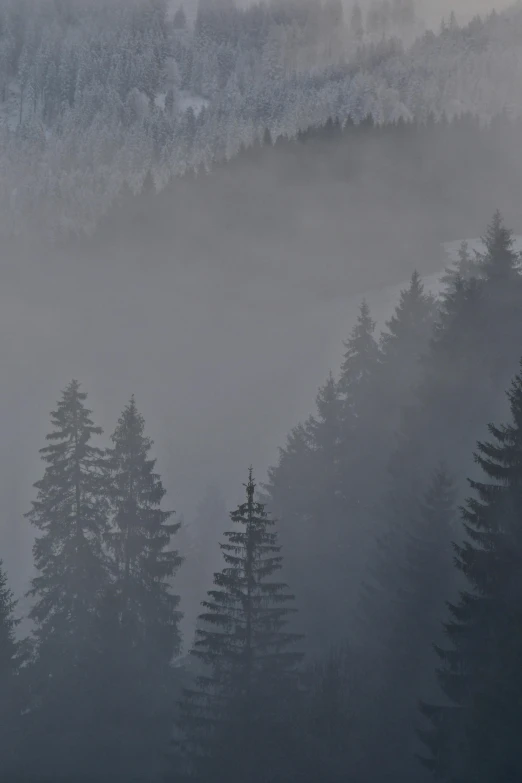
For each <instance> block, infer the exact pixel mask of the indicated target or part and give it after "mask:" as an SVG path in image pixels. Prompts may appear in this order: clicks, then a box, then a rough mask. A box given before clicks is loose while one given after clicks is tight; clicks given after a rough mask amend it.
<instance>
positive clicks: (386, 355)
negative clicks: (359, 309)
mask: <svg viewBox="0 0 522 783" xmlns="http://www.w3.org/2000/svg"><path fill="white" fill-rule="evenodd" d="M435 315H436V306H435V299H434V297H433V296H432V295H431V294H427V293H426V292H425V290H424V285H423V283H422V280H421V277H420V275H419V273H418V272H416V271H415V272H414V273H413V274H412V276H411V280H410V285H409V287H408V288H406V289H404V290H402V291H401V292H400V297H399V303H398V305H397V307H396V308H395V312H394V314H393V315H392V317H391V318H390V320H389V321H387V323H386V327H387V330H386V331H385V332H384V333H383V334H382V335H381V340H380V348H381V356H380V380H381V384H380V389H381V406H380V407H381V410H380V413H381V414H382V415H383V426H384V427H387V428H388V431H389V433H390V435H391V434H393V433H394V432H395V430H396V429H397V427H398V425H399V422H400V413H401V408H402V407H403V406H404V405H406V404H408V402H409V401H410V400H411V396H412V393H413V392H414V390H415V387H416V385H417V383H418V382H419V379H420V375H421V362H420V360H421V357H422V356H423V355H424V353H425V352H426V351H427V349H428V346H429V341H430V338H431V336H432V331H433V325H434V321H435Z"/></svg>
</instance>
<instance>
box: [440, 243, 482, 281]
mask: <svg viewBox="0 0 522 783" xmlns="http://www.w3.org/2000/svg"><path fill="white" fill-rule="evenodd" d="M480 273H481V261H480V256H479V254H478V253H477V252H476V251H475V253H474V255H472V254H471V252H470V249H469V245H468V243H467V242H466V240H463V241H462V242H461V243H460V247H459V249H458V253H457V260H456V261H455V263H454V264H452V265H451V266H449V267H447V268H446V269H445V271H444V274H443V275H442V277H441V279H440V281H441V283H442V284H443V285H444V286H445V287H446V288H451V287H452V286H453V285H454V284H455V282H456V280H457V278H461V279H462V280H470V279H471V278H472V277H480Z"/></svg>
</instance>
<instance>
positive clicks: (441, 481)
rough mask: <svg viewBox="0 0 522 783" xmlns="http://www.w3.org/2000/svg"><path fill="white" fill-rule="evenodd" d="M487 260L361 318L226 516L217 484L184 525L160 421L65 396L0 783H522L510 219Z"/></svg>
mask: <svg viewBox="0 0 522 783" xmlns="http://www.w3.org/2000/svg"><path fill="white" fill-rule="evenodd" d="M482 248H483V250H482V251H480V252H479V251H477V250H473V249H472V248H470V247H469V246H468V245H467V244H466V243H465V242H463V243H462V245H461V247H460V251H459V254H458V260H456V261H455V263H453V264H451V265H449V266H448V268H447V269H446V271H445V273H444V274H443V276H442V278H441V281H440V293H439V294H437V295H435V294H433V293H431V292H429V291H427V290H426V288H425V286H424V283H423V279H422V277H421V275H420V274H419V273H418V272H414V273H413V274H412V275H411V279H410V281H409V284H408V285H407V286H406V287H405V288H404V289H403V290H402V291H401V293H400V297H399V299H398V301H397V302H396V305H395V310H394V312H393V315H392V316H391V318H390V319H389V320H388V321H387V323H386V325H385V328H384V329H383V330H382V332H381V333H380V334H378V333H377V332H376V323H375V320H374V318H373V317H372V312H371V309H370V307H369V305H368V303H367V302H366V301H365V300H363V301H362V302H361V303H360V309H359V314H358V318H357V320H356V322H355V325H354V326H353V328H352V330H351V331H350V332H349V333H348V334H347V335H345V336H344V342H343V359H342V362H341V364H340V366H339V367H338V369H337V371H336V372H335V373H334V372H331V373H330V374H329V376H328V377H327V378H326V380H325V382H324V384H323V385H322V387H321V388H320V389H319V391H318V393H317V398H316V408H315V411H314V412H313V413H312V414H311V415H310V416H309V417H308V418H307V419H305V420H303V421H302V422H301V423H300V424H298V425H297V426H296V427H295V428H293V429H292V430H291V432H290V433H289V435H288V438H287V441H286V443H285V444H284V445H283V446H282V447H281V449H280V454H279V459H278V461H277V463H276V464H274V465H273V466H272V467H271V468H270V469H269V471H268V478H267V480H266V481H262V482H260V483H259V482H258V481H257V479H256V474H255V472H254V470H253V468H252V467H249V466H248V465H245V466H244V472H243V475H238V476H237V488H238V491H237V506H236V507H235V508H234V509H233V510H231V511H230V512H228V511H227V510H226V508H225V504H224V501H223V498H222V497H221V494H220V491H219V488H217V487H215V486H211V485H207V486H206V485H205V476H202V477H201V479H202V485H201V502H200V504H199V506H198V509H197V513H196V516H195V518H194V520H193V521H192V522H191V523H190V525H187V524H186V523H185V521H184V520H183V519H182V518H181V519H180V518H178V517H177V515H176V514H175V513H174V512H173V511H172V509H171V508H170V507H169V505H167V504H166V502H165V495H166V489H165V487H164V485H163V481H162V477H161V475H160V473H159V467H158V463H157V459H156V457H155V455H154V444H153V442H152V440H151V438H150V437H149V435H148V433H147V425H146V422H145V420H144V417H143V415H142V414H141V412H140V408H139V401H138V400H136V399H135V398H134V396H130V397H129V399H128V401H127V402H126V403H124V405H123V408H122V412H121V414H120V416H119V418H118V420H117V421H116V422H115V423H114V429H113V431H112V432H111V433H108V434H105V433H104V432H103V431H102V429H101V427H100V426H99V425H98V424H97V422H96V415H95V413H94V412H93V411H92V410H91V409H90V407H89V400H88V396H87V392H86V391H85V390H84V388H83V386H82V385H81V384H80V383H79V382H78V381H77V380H72V381H70V382H69V383H68V385H67V386H66V387H65V388H64V389H63V390H62V392H61V393H60V395H59V397H58V400H57V402H56V404H55V405H54V408H53V410H52V412H51V414H50V421H49V426H48V432H47V435H46V437H45V443H44V444H42V447H41V449H40V458H41V470H40V477H39V479H38V480H37V481H36V483H35V484H34V488H33V501H32V506H31V508H29V509H28V510H27V514H26V517H27V521H28V523H29V524H30V525H31V527H32V528H33V530H34V544H33V559H34V576H33V578H32V581H31V584H30V588H29V592H28V595H27V596H26V602H27V605H28V606H29V610H28V612H27V616H25V615H24V614H23V613H22V612H21V610H20V606H19V603H18V602H17V601H16V600H15V597H14V594H13V591H12V589H11V588H10V581H9V563H8V562H4V563H3V565H2V569H1V572H0V687H1V698H0V709H1V711H2V720H1V722H0V763H1V767H2V779H4V780H9V781H20V783H22V782H23V783H33V781H34V783H40V781H41V782H42V783H44V781H45V782H46V783H47V781H49V782H50V781H62V780H63V781H65V780H67V781H78V782H79V783H80V782H81V781H85V782H86V783H87V781H107V783H108V782H109V781H111V782H113V781H122V783H123V782H124V781H125V782H129V781H133V782H134V781H135V782H136V783H141V782H143V783H145V781H147V783H149V782H150V783H156V781H158V783H159V781H180V783H181V782H182V781H193V783H222V782H223V781H230V782H231V783H235V781H237V783H243V782H244V781H252V783H258V782H259V783H269V782H270V783H272V782H273V783H279V781H280V782H281V783H283V782H285V783H286V782H287V781H295V783H298V782H300V781H306V782H308V781H309V782H310V783H312V782H315V781H317V780H323V781H325V782H326V783H337V781H339V782H340V781H354V782H359V781H360V783H363V781H372V783H373V781H375V783H377V782H378V781H390V783H391V781H398V780H401V781H404V783H410V781H411V783H418V782H419V781H429V780H437V779H438V780H444V781H451V783H480V782H481V781H484V783H486V781H487V782H488V783H489V781H492V780H495V781H514V780H518V779H520V778H521V777H522V754H521V751H520V742H519V728H520V726H521V724H522V707H521V704H522V702H521V699H520V697H519V688H521V690H522V680H521V677H520V671H519V670H520V665H519V663H520V660H521V656H522V633H521V631H520V628H519V624H520V623H522V615H521V612H522V610H521V606H522V578H521V574H522V528H521V524H520V520H521V518H522V490H521V487H522V359H521V356H522V350H521V345H522V331H521V330H522V304H521V303H522V275H521V270H520V267H521V259H520V255H519V253H518V252H517V251H516V249H515V240H514V236H513V232H512V231H511V230H510V229H509V228H508V227H507V226H506V224H505V222H504V219H503V217H502V215H501V214H500V212H498V211H497V212H496V213H495V214H494V216H493V217H492V219H491V221H490V222H489V224H488V225H487V226H486V227H485V229H484V233H483V237H482ZM341 338H343V336H342V335H341ZM226 437H227V434H226V433H223V449H226ZM187 595H190V596H192V603H194V602H195V603H196V604H199V606H200V608H199V611H198V612H197V616H194V617H192V618H189V621H188V622H187V618H183V601H184V597H186V596H187ZM24 605H25V604H24ZM184 619H185V624H184ZM520 627H522V625H521V626H520ZM183 637H185V638H183ZM519 644H520V646H519Z"/></svg>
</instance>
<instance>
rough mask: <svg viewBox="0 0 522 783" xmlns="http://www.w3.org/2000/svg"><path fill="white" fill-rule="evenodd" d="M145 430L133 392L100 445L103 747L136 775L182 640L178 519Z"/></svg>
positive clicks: (153, 739)
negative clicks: (109, 572) (105, 445)
mask: <svg viewBox="0 0 522 783" xmlns="http://www.w3.org/2000/svg"><path fill="white" fill-rule="evenodd" d="M144 429H145V421H144V418H143V416H141V414H140V413H139V412H138V409H137V407H136V402H135V400H134V397H132V398H131V400H130V402H129V404H128V405H127V406H126V407H125V409H124V410H123V413H122V415H121V417H120V419H119V421H118V425H117V427H116V429H115V431H114V433H113V435H112V438H111V439H112V443H113V445H112V448H110V449H109V450H108V451H107V464H108V467H109V470H110V476H111V480H110V485H109V499H110V504H111V512H112V520H113V526H112V530H111V535H110V538H109V542H110V551H111V552H112V556H113V562H114V575H113V580H112V583H111V585H110V588H109V590H108V592H107V595H106V597H105V602H104V606H103V618H102V622H101V625H100V647H101V649H102V653H103V654H104V655H105V660H103V654H102V660H101V669H102V676H103V677H105V681H107V680H109V681H108V682H107V695H108V701H109V703H108V704H107V706H106V710H105V715H106V716H107V717H108V721H107V723H108V727H107V743H106V746H107V747H108V752H112V753H113V754H114V756H115V757H116V759H117V758H121V760H122V762H124V763H126V765H127V769H130V770H132V773H133V774H134V775H137V776H138V777H139V774H141V775H142V776H143V775H145V774H152V770H153V769H154V768H155V765H156V764H157V765H158V770H161V762H162V759H161V747H162V746H163V745H165V744H166V743H167V741H168V736H169V731H170V725H171V721H172V720H173V715H172V712H171V709H172V707H171V705H172V701H173V698H174V694H175V690H174V689H175V686H176V683H175V676H174V675H175V671H174V669H173V667H172V663H173V659H174V657H175V656H176V655H177V654H178V653H179V651H180V644H181V639H180V633H179V620H180V613H179V611H178V604H179V597H178V596H177V595H176V594H174V593H173V591H172V580H173V578H174V576H175V574H176V571H177V569H178V567H179V566H180V564H181V562H182V558H181V557H180V555H179V554H178V552H177V550H176V549H174V548H173V546H172V542H173V537H174V536H175V534H176V532H177V531H178V528H179V524H178V523H173V522H170V521H169V520H170V518H171V516H172V512H171V511H164V510H163V509H162V508H161V503H162V500H163V498H164V496H165V494H166V490H165V489H164V487H163V484H162V481H161V478H160V476H159V475H158V474H157V473H156V472H155V465H156V460H155V459H152V458H151V457H150V456H149V452H150V449H151V447H152V445H153V442H152V440H151V439H150V438H148V437H147V436H146V435H145V434H144ZM113 763H114V764H116V763H117V762H116V761H114V762H113ZM127 774H128V773H127Z"/></svg>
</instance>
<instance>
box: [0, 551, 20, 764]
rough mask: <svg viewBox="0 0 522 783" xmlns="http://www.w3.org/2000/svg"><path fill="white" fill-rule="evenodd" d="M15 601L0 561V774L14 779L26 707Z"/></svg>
mask: <svg viewBox="0 0 522 783" xmlns="http://www.w3.org/2000/svg"><path fill="white" fill-rule="evenodd" d="M15 607H16V601H15V599H14V595H13V592H12V590H11V589H10V588H9V585H8V582H7V574H6V572H5V571H4V568H3V563H2V561H1V560H0V776H2V777H4V776H5V778H6V779H7V778H8V777H10V778H13V777H14V776H15V775H16V774H17V773H18V772H19V769H17V762H18V753H19V752H20V751H21V749H22V747H23V741H22V740H23V738H22V737H21V736H20V731H21V721H20V718H21V711H22V708H23V707H24V706H25V705H24V703H23V701H22V694H21V691H20V685H19V679H20V678H19V677H18V672H19V667H20V664H21V662H22V645H21V643H20V642H19V640H18V639H17V637H16V627H17V625H18V624H19V620H18V619H17V618H16V617H15V614H14V612H15Z"/></svg>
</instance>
